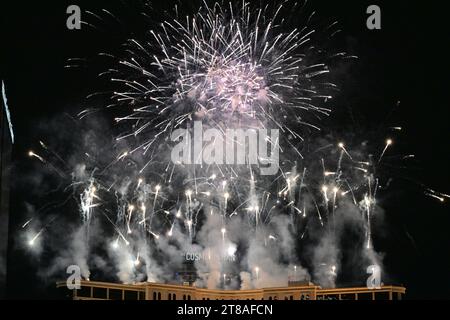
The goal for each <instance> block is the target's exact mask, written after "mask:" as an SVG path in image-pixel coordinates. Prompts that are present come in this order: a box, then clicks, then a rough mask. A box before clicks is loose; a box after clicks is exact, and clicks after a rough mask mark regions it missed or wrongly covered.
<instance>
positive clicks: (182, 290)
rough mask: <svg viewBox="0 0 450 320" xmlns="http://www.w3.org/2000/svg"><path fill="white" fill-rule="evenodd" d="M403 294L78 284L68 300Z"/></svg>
mask: <svg viewBox="0 0 450 320" xmlns="http://www.w3.org/2000/svg"><path fill="white" fill-rule="evenodd" d="M56 286H57V287H58V288H65V289H66V290H67V285H66V282H58V283H57V284H56ZM405 292H406V289H405V288H404V287H400V286H382V287H381V288H380V289H369V288H367V287H354V288H334V289H322V288H321V287H319V286H316V285H314V284H312V283H304V284H300V283H292V284H290V285H288V286H287V287H274V288H262V289H252V290H211V289H204V288H197V287H195V286H191V285H174V284H161V283H152V282H146V283H138V284H117V283H106V282H96V281H81V289H79V290H71V292H69V294H70V295H69V297H70V298H72V299H75V300H401V299H402V298H403V296H404V294H405Z"/></svg>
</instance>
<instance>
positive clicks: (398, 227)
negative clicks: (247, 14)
mask: <svg viewBox="0 0 450 320" xmlns="http://www.w3.org/2000/svg"><path fill="white" fill-rule="evenodd" d="M93 2H94V1H75V0H74V1H70V2H68V1H65V0H64V1H32V2H31V1H30V3H26V2H21V1H11V2H10V3H9V4H7V3H6V1H3V2H2V4H1V8H0V17H1V18H0V19H1V20H0V30H1V31H0V32H1V33H0V34H1V37H0V63H1V64H0V67H1V68H0V78H1V79H3V80H4V81H5V83H6V85H7V90H8V92H7V93H8V102H9V106H10V109H11V113H12V119H13V124H14V130H15V134H16V139H17V141H16V143H15V145H14V150H13V181H12V183H13V186H12V191H13V192H12V200H11V201H12V205H11V218H10V232H11V239H10V256H9V261H8V266H9V279H8V290H9V297H11V298H45V297H46V296H47V294H48V296H50V293H49V292H50V291H49V288H50V287H52V286H53V283H46V282H45V280H44V281H43V280H42V279H39V278H38V277H37V276H36V270H37V266H36V265H35V262H33V261H30V259H27V254H26V252H23V250H20V249H19V245H18V243H17V241H16V238H15V234H16V233H17V232H18V230H19V228H20V225H21V224H22V223H23V222H24V219H25V214H24V211H25V210H24V205H23V204H24V202H25V201H28V199H27V194H26V193H27V192H26V190H27V188H32V187H36V186H33V185H32V184H30V185H28V186H26V177H27V174H30V173H31V172H29V170H31V167H30V166H29V165H27V162H28V161H29V158H28V157H27V151H28V150H29V149H30V148H31V147H33V146H35V145H36V143H37V141H38V140H39V139H40V138H41V136H40V134H42V132H40V131H39V130H38V128H42V127H43V126H45V122H46V121H49V119H51V118H52V117H54V115H55V114H57V113H61V112H68V113H72V114H75V113H77V111H79V109H80V104H82V103H80V101H81V102H82V101H83V100H82V98H83V97H84V96H85V95H86V94H88V93H90V92H91V89H92V86H94V85H95V79H94V77H93V76H92V71H91V70H89V69H86V68H81V69H80V70H76V71H73V70H67V69H65V68H64V65H66V62H67V59H68V58H72V57H86V56H87V57H89V56H93V55H94V54H95V53H97V52H100V51H105V49H108V48H109V47H113V46H114V45H117V43H120V42H118V41H119V40H120V39H122V40H125V38H124V37H125V33H121V32H118V33H117V34H115V35H113V36H112V37H110V38H112V40H111V39H110V38H108V39H106V38H105V37H103V36H102V33H101V32H95V31H87V30H84V29H83V30H82V31H69V30H68V29H67V28H66V18H67V15H66V13H65V12H66V8H67V6H68V5H69V4H78V5H79V6H80V7H81V8H82V10H90V11H94V12H98V11H99V10H100V9H101V8H107V9H108V10H109V11H111V12H115V13H118V15H119V16H120V14H121V10H122V8H123V7H124V5H123V4H119V1H95V3H93ZM130 2H132V1H130ZM168 2H170V1H165V5H167V3H168ZM369 4H378V5H379V6H380V7H381V10H382V29H381V30H374V31H371V30H368V29H367V28H366V19H367V14H366V13H365V12H366V8H367V6H368V5H369ZM131 7H132V6H131ZM155 7H164V5H161V6H160V5H158V4H155ZM309 8H312V9H314V10H316V11H317V14H318V15H319V16H320V17H324V18H325V19H329V20H330V21H331V20H332V19H333V18H334V19H336V20H338V21H339V22H340V25H341V29H342V30H343V32H342V36H341V39H342V40H343V46H344V47H345V49H346V50H347V51H349V52H350V53H351V54H354V55H357V56H358V57H359V59H358V60H357V61H356V62H354V63H353V65H352V66H351V67H350V68H349V69H346V70H345V73H344V74H342V75H341V79H340V81H341V83H340V87H341V91H342V94H341V95H340V97H339V100H338V103H337V104H338V105H339V107H340V109H339V111H338V112H340V113H349V112H350V111H349V110H356V112H357V113H360V114H364V115H365V116H366V117H367V118H369V119H373V122H374V125H375V123H379V122H381V121H382V120H383V119H384V117H385V116H386V114H388V113H389V111H390V110H391V109H392V108H393V107H394V106H395V105H396V104H397V102H398V101H400V104H399V106H398V109H397V110H396V112H395V115H394V116H393V120H392V121H391V122H392V123H393V124H396V125H399V126H402V127H403V131H404V133H403V134H402V136H401V145H399V148H401V149H402V150H408V153H413V154H415V155H416V157H417V159H418V161H417V162H416V163H415V165H414V166H413V167H412V168H411V169H410V170H411V174H412V175H413V176H414V177H415V178H417V180H419V181H422V182H423V183H424V184H425V185H427V186H430V187H432V188H434V189H437V190H439V191H442V192H445V193H450V188H449V185H448V183H449V180H450V179H449V178H450V170H449V164H450V156H449V153H448V139H449V137H450V135H449V125H448V121H449V116H448V115H449V113H448V108H449V91H448V90H449V86H448V84H449V82H448V73H449V71H450V68H449V55H448V53H449V52H448V48H447V46H448V41H449V33H448V26H447V24H448V20H446V16H445V12H446V10H445V7H444V4H442V2H438V1H429V2H418V3H412V2H411V1H406V0H402V1H366V0H363V1H323V0H320V1H319V0H310V3H309ZM123 14H127V13H126V12H124V13H123ZM124 29H125V30H126V26H125V27H124ZM111 32H112V33H114V31H111V30H109V31H107V33H111ZM349 114H350V113H349ZM369 122H370V121H369ZM367 123H368V122H367V121H366V122H365V124H366V125H367ZM55 134H56V135H57V134H58V133H55ZM394 184H395V182H394ZM394 189H395V188H394ZM399 189H400V190H399ZM382 206H383V208H384V209H385V210H386V226H385V228H386V230H385V234H386V236H384V237H382V239H380V240H379V243H378V246H379V249H380V250H381V251H383V252H385V253H386V256H385V260H384V262H385V266H386V269H387V270H388V272H389V274H390V275H391V276H392V278H393V279H395V281H396V282H397V283H402V284H404V285H405V286H406V287H407V290H408V291H407V297H409V298H446V299H448V298H450V254H449V246H450V232H449V231H448V230H450V210H449V205H448V203H447V204H442V203H439V202H437V201H435V200H433V199H431V198H429V197H425V196H423V193H422V192H421V189H420V188H418V187H416V185H415V184H411V185H410V186H408V185H406V184H398V188H397V189H396V190H395V191H394V192H393V194H392V196H391V197H390V198H389V199H385V201H384V203H383V204H382ZM25 288H26V289H25Z"/></svg>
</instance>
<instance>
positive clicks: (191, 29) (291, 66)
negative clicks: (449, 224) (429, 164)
mask: <svg viewBox="0 0 450 320" xmlns="http://www.w3.org/2000/svg"><path fill="white" fill-rule="evenodd" d="M296 6H297V4H295V3H291V2H290V1H285V2H283V3H282V4H281V5H276V6H273V5H268V6H266V7H265V8H259V7H254V6H253V5H251V4H250V3H247V2H246V1H242V2H240V3H239V5H236V4H232V3H231V2H230V3H224V4H220V3H212V4H211V5H208V4H207V3H206V1H205V2H203V4H202V5H201V7H200V8H199V10H198V11H197V12H195V13H194V14H193V15H192V16H184V15H183V16H182V15H181V14H178V13H179V8H178V7H177V8H176V10H175V12H176V14H175V17H173V18H172V19H167V20H165V21H163V22H162V23H161V24H160V25H158V26H157V27H155V28H153V29H149V30H148V32H147V36H146V37H144V38H143V39H135V38H133V39H129V41H128V42H127V43H126V46H125V47H126V49H125V50H124V53H123V54H121V55H108V57H112V59H113V63H114V67H113V68H110V69H109V71H107V72H104V73H102V76H106V77H108V80H110V81H111V82H112V83H113V84H115V85H116V86H117V87H116V90H115V91H114V92H113V94H112V95H110V96H109V97H108V101H109V100H112V101H113V103H112V104H109V105H107V103H105V106H106V105H107V109H108V110H113V111H111V112H115V113H114V115H117V114H121V115H120V116H118V115H117V116H115V120H116V121H117V122H119V123H126V124H127V125H126V126H125V127H126V128H129V129H127V131H126V132H120V133H119V134H118V135H117V136H116V137H115V139H114V140H115V143H116V144H112V146H111V147H110V148H106V149H107V151H106V152H103V153H101V154H100V156H98V157H94V156H92V154H91V153H90V152H88V151H84V152H83V154H82V158H81V159H79V162H82V165H81V166H80V165H79V164H78V167H77V168H76V170H73V169H70V168H71V165H69V164H68V163H66V162H65V161H64V160H62V158H61V157H60V156H58V154H56V153H55V152H53V151H51V150H50V149H49V148H47V146H46V145H45V144H43V143H41V148H42V154H41V153H40V155H38V154H37V153H35V152H32V151H30V153H29V156H31V157H34V158H37V159H38V160H40V162H42V163H43V164H44V165H46V166H48V168H49V169H50V170H53V171H55V172H56V173H58V175H59V176H61V177H63V178H65V179H66V180H65V181H66V182H67V185H68V187H67V188H66V189H65V190H71V197H72V198H73V199H75V201H76V203H77V204H78V207H79V212H80V216H81V224H82V225H83V228H85V229H83V230H84V231H85V230H90V229H89V226H91V225H93V224H94V221H98V220H100V221H102V222H103V224H102V227H104V229H105V230H108V231H110V232H111V234H109V235H108V236H107V237H108V238H109V239H108V241H107V247H108V248H109V249H112V253H111V252H109V253H108V254H109V256H110V257H112V258H113V259H116V261H118V262H117V263H116V264H117V268H118V269H120V272H118V273H119V274H120V275H121V276H123V274H127V276H126V277H123V278H121V280H123V281H125V282H132V281H138V280H143V279H144V280H148V281H173V280H174V279H173V276H172V275H167V274H163V273H162V272H161V270H162V269H166V267H167V269H169V270H171V271H172V269H170V268H171V264H170V263H168V262H167V260H176V261H178V260H177V259H178V258H176V257H174V254H173V252H174V251H186V250H194V249H196V250H201V251H204V252H207V254H205V256H208V257H209V258H208V259H204V260H202V261H200V262H198V263H196V268H197V273H198V275H199V278H202V279H203V280H204V282H203V283H202V284H203V285H208V286H220V285H223V286H224V287H225V286H226V285H228V283H230V282H232V280H230V279H232V277H233V274H242V272H246V273H247V274H249V275H250V278H254V279H255V280H257V281H256V282H257V283H255V284H254V285H263V282H262V281H267V280H268V279H267V278H269V277H270V276H271V274H270V272H274V271H273V269H274V268H275V267H277V268H278V267H279V266H280V265H283V267H282V268H281V267H280V268H279V269H280V270H281V272H284V273H286V274H287V272H289V269H291V270H292V264H291V263H293V264H294V263H295V265H294V267H293V268H294V277H295V279H298V278H299V277H301V276H304V275H305V272H304V270H302V268H301V266H300V265H301V262H302V261H300V260H301V259H300V258H298V257H293V256H294V254H293V253H292V251H293V248H292V246H293V244H294V243H297V242H300V243H302V242H307V241H308V240H311V242H315V243H316V244H317V242H320V241H318V239H321V238H323V239H326V241H325V240H324V242H323V243H328V242H329V241H330V240H329V239H331V241H332V242H336V243H337V242H338V240H339V237H340V234H339V232H340V231H339V228H338V227H339V225H341V222H340V221H341V220H342V221H348V220H349V218H348V217H347V216H346V214H353V215H354V216H355V217H352V219H353V220H355V221H357V224H358V226H359V227H362V228H363V230H364V236H363V241H362V242H363V243H364V252H365V253H364V254H365V255H366V256H367V257H369V258H368V259H369V260H370V261H367V263H372V264H377V263H379V261H377V259H376V257H375V258H374V256H376V254H374V249H373V244H372V237H373V228H372V221H373V219H374V217H375V216H376V215H377V213H378V211H379V207H378V205H377V195H378V192H379V190H380V189H382V188H384V187H385V185H386V184H387V182H386V181H384V179H382V178H381V177H380V176H379V174H378V173H379V171H380V170H382V168H383V165H384V161H386V159H388V158H389V157H388V156H387V154H388V153H389V152H392V150H391V149H389V150H388V148H391V147H392V148H393V140H392V139H391V138H389V139H387V140H386V143H385V145H384V148H379V151H378V152H377V153H376V154H377V155H379V156H378V158H377V159H376V160H374V159H373V156H372V155H371V154H370V153H369V152H362V151H361V149H364V148H361V146H360V145H358V144H354V145H353V148H352V144H351V143H348V144H347V143H346V141H340V140H337V139H332V138H328V139H325V138H322V139H317V138H316V136H315V137H314V138H315V139H316V140H319V143H318V142H315V141H313V140H314V139H313V137H312V133H315V134H318V133H320V119H321V118H322V117H325V116H328V115H329V114H330V112H331V108H330V107H328V103H329V101H330V100H332V98H333V93H334V92H336V89H337V86H336V85H335V84H333V83H331V82H330V81H329V80H328V78H327V75H328V73H330V72H331V70H332V67H331V64H332V63H333V61H335V60H336V59H346V58H351V57H353V56H349V55H347V54H346V53H344V52H339V51H337V52H328V51H327V50H325V49H323V48H320V46H319V45H318V44H316V43H315V42H314V40H315V38H316V34H317V33H318V31H317V30H316V29H315V28H313V27H312V26H311V25H310V24H309V23H310V20H311V19H310V17H308V18H306V19H305V24H304V25H297V26H295V27H290V26H291V24H290V23H289V21H288V20H289V19H287V18H285V17H287V16H289V15H288V14H287V13H288V12H295V11H297V10H298V8H296ZM334 27H335V23H333V24H331V25H329V26H328V27H327V28H326V30H328V32H329V33H331V34H332V35H334V34H335V33H336V32H335V31H333V28H334ZM112 107H115V108H112ZM92 111H93V110H84V111H82V112H81V113H80V118H84V117H85V116H87V115H90V114H91V113H92ZM194 121H201V123H202V124H203V126H205V127H208V128H214V129H217V130H218V131H220V132H226V130H227V129H236V128H251V129H267V128H269V129H272V128H273V129H278V130H280V131H281V135H280V138H279V139H273V140H272V139H267V140H268V141H267V142H268V143H269V144H272V145H276V146H277V147H278V148H279V149H280V152H281V153H282V157H281V159H280V166H279V171H278V172H277V173H276V174H275V175H273V176H264V175H261V174H260V168H259V166H258V165H254V164H252V163H248V161H247V163H245V164H241V165H232V164H216V163H213V164H204V163H201V162H200V163H199V164H194V165H189V164H185V163H177V162H173V161H171V159H170V153H171V149H172V148H173V145H172V144H171V141H170V137H171V135H172V133H173V132H174V131H175V130H176V129H180V128H181V129H185V128H187V129H189V128H191V127H192V124H193V122H194ZM121 128H123V126H121ZM398 130H399V129H398ZM384 138H385V137H383V139H384ZM378 141H382V140H377V141H376V142H375V144H376V145H377V146H378ZM125 142H126V143H125ZM244 144H245V141H244ZM117 145H119V146H124V145H126V150H124V149H122V148H121V149H120V150H119V151H118V150H117V149H114V148H115V147H117ZM113 146H114V147H113ZM200 147H205V146H203V145H201V146H200ZM200 149H201V148H200ZM200 151H201V150H200ZM363 151H366V150H363ZM196 155H197V156H198V153H196V154H194V156H196ZM388 160H389V159H388ZM194 162H195V161H194ZM67 168H69V169H67ZM67 171H69V172H67ZM74 171H76V172H77V173H76V174H74ZM68 177H70V179H68ZM67 180H70V181H67ZM427 194H428V195H429V196H432V197H435V198H439V199H444V197H448V196H447V195H443V194H440V193H438V192H435V191H433V190H431V189H428V190H427ZM29 224H31V223H26V224H25V225H24V227H26V226H28V225H29ZM97 227H98V226H97ZM42 230H43V229H42ZM39 236H42V235H41V232H39V233H38V234H36V235H35V236H34V237H33V238H32V239H31V241H30V243H29V244H30V245H32V244H33V243H32V242H34V240H35V239H36V238H37V237H39ZM89 238H90V235H89V232H85V237H84V241H85V243H86V246H87V247H90V244H89ZM291 238H292V239H291ZM327 241H328V242H327ZM320 245H321V244H319V246H320ZM240 246H241V247H244V249H241V248H240ZM333 246H334V244H333V245H332V246H330V247H333ZM245 248H247V249H245ZM333 248H334V247H333ZM245 250H247V251H248V252H247V253H246V254H244V253H243V252H244V251H245ZM330 250H331V249H330ZM85 251H86V252H92V251H93V250H91V249H87V250H85ZM211 251H213V253H214V254H217V255H219V256H221V257H230V256H233V257H234V256H236V255H237V254H238V253H240V255H241V256H244V257H246V260H245V261H244V262H245V263H243V261H242V258H240V259H241V260H239V259H238V260H239V261H237V262H235V263H233V264H232V265H231V266H230V263H229V262H224V261H225V260H227V259H219V261H217V260H215V259H211V258H210V257H211V254H210V253H211ZM250 251H252V254H250V253H249V252H250ZM274 252H280V253H277V254H278V255H276V254H273V253H274ZM336 252H337V250H334V249H333V253H334V254H333V255H328V256H325V257H319V258H317V259H315V261H314V263H315V264H316V265H314V266H313V267H317V268H318V269H320V268H321V267H320V266H321V265H324V266H325V270H326V271H325V274H326V277H327V278H330V279H332V281H333V282H334V279H335V278H336V276H337V273H338V272H339V267H338V263H339V261H337V260H338V259H337V254H336ZM183 253H184V254H186V252H183ZM264 254H265V255H264ZM269 255H272V256H274V257H275V258H273V257H268V256H269ZM254 256H258V257H259V259H260V260H264V261H259V260H258V259H256V258H254ZM86 259H87V260H89V258H86ZM271 259H272V260H271ZM228 260H230V259H228ZM282 260H289V261H288V263H286V262H285V261H284V262H280V261H282ZM122 261H126V263H124V264H122ZM263 263H267V265H266V264H263ZM271 263H272V265H271ZM86 264H87V265H89V263H86ZM158 264H159V265H160V267H159V268H153V269H152V266H154V265H158ZM144 267H145V271H143V269H144ZM271 267H272V269H271ZM363 270H365V268H363ZM262 271H264V272H262ZM144 273H145V276H143V274H144ZM202 273H203V274H207V276H202V275H201V274H202ZM87 274H88V273H87ZM214 274H215V275H216V278H217V279H215V280H216V281H215V282H214V283H212V284H210V281H209V279H210V278H212V277H213V276H214ZM208 277H209V278H208ZM274 278H276V277H274ZM315 280H317V281H319V282H320V284H324V285H333V284H329V283H327V282H326V281H321V279H315Z"/></svg>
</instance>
